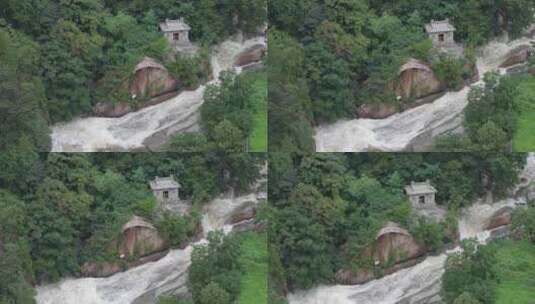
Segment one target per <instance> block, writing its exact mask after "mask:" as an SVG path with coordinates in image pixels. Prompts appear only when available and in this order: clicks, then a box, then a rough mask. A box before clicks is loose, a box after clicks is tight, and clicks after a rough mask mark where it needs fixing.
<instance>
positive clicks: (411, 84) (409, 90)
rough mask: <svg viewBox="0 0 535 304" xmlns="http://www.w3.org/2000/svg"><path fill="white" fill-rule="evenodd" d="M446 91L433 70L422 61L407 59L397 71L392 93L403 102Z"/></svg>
mask: <svg viewBox="0 0 535 304" xmlns="http://www.w3.org/2000/svg"><path fill="white" fill-rule="evenodd" d="M445 89H446V86H445V84H444V83H442V82H441V81H440V80H439V79H438V78H437V76H436V75H435V73H434V72H433V70H432V69H431V68H430V67H429V66H427V65H426V64H425V63H423V62H422V61H419V60H416V59H413V58H411V59H409V61H408V62H407V63H405V64H404V65H402V66H401V68H400V69H399V75H398V78H397V79H396V80H395V82H394V92H395V93H396V95H397V96H401V97H402V98H403V99H404V100H408V99H419V98H422V97H426V96H429V95H432V94H436V93H439V92H442V91H444V90H445Z"/></svg>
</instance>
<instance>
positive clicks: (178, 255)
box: [36, 192, 264, 304]
mask: <svg viewBox="0 0 535 304" xmlns="http://www.w3.org/2000/svg"><path fill="white" fill-rule="evenodd" d="M263 196H264V194H262V192H256V193H251V194H248V195H242V196H238V197H235V196H234V194H233V193H232V192H229V193H227V194H225V195H221V196H220V197H218V198H216V199H214V200H212V201H211V202H209V203H208V204H207V205H206V206H205V208H204V210H203V212H204V213H203V217H202V226H203V233H204V236H205V237H206V234H207V233H208V232H209V231H214V230H216V229H223V231H224V232H225V233H229V232H230V231H231V230H232V228H233V225H228V224H227V223H228V221H229V220H230V218H231V216H232V214H233V212H234V211H236V210H237V209H238V208H240V207H241V206H243V205H244V204H247V203H250V202H254V203H256V202H257V201H258V200H259V198H261V197H263ZM238 224H239V223H238ZM202 242H206V240H205V239H204V238H203V239H202V240H200V241H199V242H197V244H198V243H202ZM191 252H192V245H189V246H188V247H186V248H185V249H176V250H171V251H170V252H169V253H168V254H167V255H166V256H165V257H164V258H162V259H160V260H158V261H155V262H150V263H146V264H144V265H141V266H138V267H135V268H131V269H129V270H127V271H124V272H120V273H117V274H114V275H112V276H110V277H107V278H79V279H74V278H67V279H64V280H62V281H60V282H59V283H55V284H50V285H43V286H38V287H37V288H36V290H37V296H36V300H37V303H38V304H74V303H76V304H153V303H156V299H157V297H158V296H160V295H162V294H177V295H180V294H186V293H187V292H188V291H187V286H186V282H187V270H188V267H189V265H190V262H191V259H190V255H191Z"/></svg>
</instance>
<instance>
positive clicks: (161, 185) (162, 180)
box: [150, 176, 180, 190]
mask: <svg viewBox="0 0 535 304" xmlns="http://www.w3.org/2000/svg"><path fill="white" fill-rule="evenodd" d="M150 188H151V189H152V190H163V189H177V188H180V184H179V183H177V182H176V181H175V179H174V178H173V177H172V176H169V177H158V176H156V178H155V179H154V180H153V181H151V182H150Z"/></svg>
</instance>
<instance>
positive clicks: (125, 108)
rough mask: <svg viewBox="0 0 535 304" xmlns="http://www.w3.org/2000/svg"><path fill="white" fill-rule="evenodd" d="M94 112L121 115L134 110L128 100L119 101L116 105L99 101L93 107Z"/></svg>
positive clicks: (111, 115)
mask: <svg viewBox="0 0 535 304" xmlns="http://www.w3.org/2000/svg"><path fill="white" fill-rule="evenodd" d="M93 112H94V113H95V114H96V115H98V116H103V117H121V116H123V115H125V114H128V113H130V112H132V107H130V105H129V104H128V103H126V102H119V103H117V104H115V105H112V104H109V103H102V102H99V103H97V104H96V105H95V107H94V108H93Z"/></svg>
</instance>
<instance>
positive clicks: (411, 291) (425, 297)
mask: <svg viewBox="0 0 535 304" xmlns="http://www.w3.org/2000/svg"><path fill="white" fill-rule="evenodd" d="M520 178H521V179H525V180H526V181H525V182H522V183H521V184H520V185H522V186H526V185H527V182H529V181H535V154H534V153H531V154H530V155H529V157H528V162H527V165H526V167H525V168H524V170H523V171H522V172H521V173H520ZM521 188H522V187H517V188H516V189H515V190H514V191H513V192H515V193H512V195H511V196H510V197H509V198H507V199H504V200H502V201H499V202H496V203H493V204H486V203H484V202H483V200H479V201H478V202H476V203H475V204H474V205H473V206H472V207H470V208H467V209H466V210H464V211H463V212H462V215H461V218H460V219H459V231H460V235H461V239H468V238H476V240H478V242H480V243H485V242H486V241H487V239H488V238H489V237H490V232H489V231H485V230H484V226H485V223H486V221H487V220H488V219H489V217H490V216H491V215H492V214H493V213H494V212H495V211H497V210H499V209H501V208H504V207H506V206H509V207H513V208H514V207H515V206H516V204H515V202H516V201H517V200H524V198H523V197H522V198H516V199H515V198H514V197H515V196H516V195H515V194H516V192H518V191H520V189H521ZM459 249H460V248H459V247H457V248H455V249H452V250H450V251H447V252H446V253H443V254H440V255H437V256H429V257H427V258H426V259H425V260H424V261H422V262H421V263H419V264H416V265H415V266H412V267H410V268H406V269H403V270H400V271H398V272H395V273H393V274H391V275H388V276H385V277H383V278H381V279H378V280H373V281H370V282H368V283H365V284H362V285H353V286H345V285H332V286H325V285H322V286H318V287H315V288H312V289H310V290H301V291H297V292H295V293H292V294H289V295H288V300H289V302H290V304H434V303H440V296H439V292H440V287H441V285H440V284H441V277H442V274H443V273H444V263H445V261H446V259H447V256H448V254H449V253H451V252H455V251H458V250H459Z"/></svg>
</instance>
